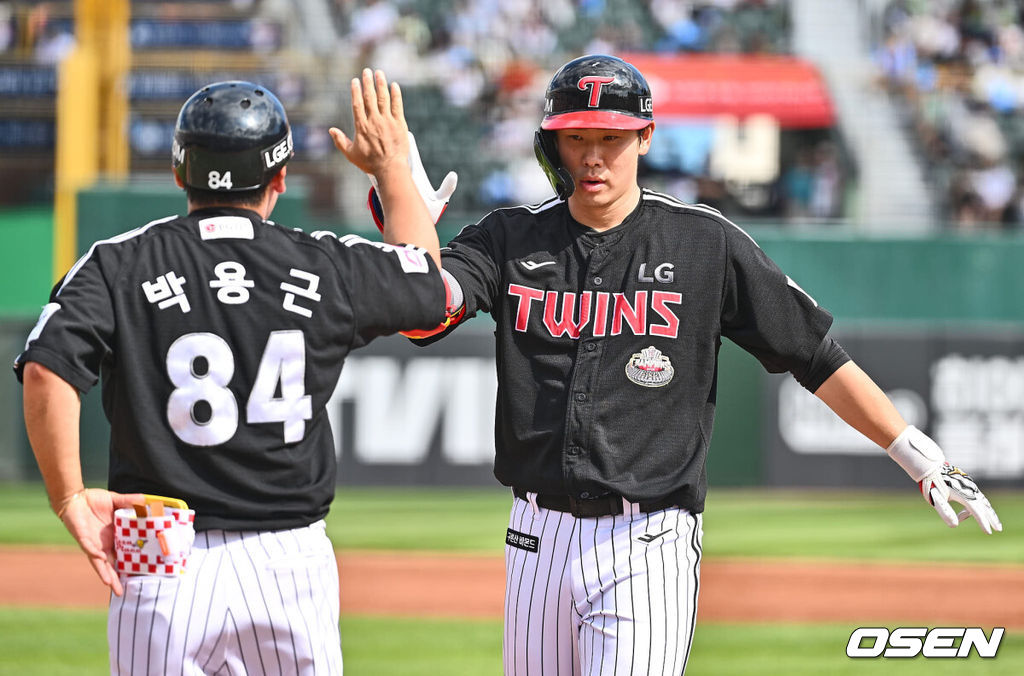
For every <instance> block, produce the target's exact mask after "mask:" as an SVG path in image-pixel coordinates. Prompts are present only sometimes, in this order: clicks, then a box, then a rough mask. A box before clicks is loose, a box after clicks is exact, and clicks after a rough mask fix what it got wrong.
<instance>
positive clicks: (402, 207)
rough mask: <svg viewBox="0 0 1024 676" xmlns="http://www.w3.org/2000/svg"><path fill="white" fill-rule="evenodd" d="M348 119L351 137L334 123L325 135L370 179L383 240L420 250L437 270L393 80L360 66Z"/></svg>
mask: <svg viewBox="0 0 1024 676" xmlns="http://www.w3.org/2000/svg"><path fill="white" fill-rule="evenodd" d="M352 118H353V121H354V126H355V132H354V137H353V138H352V139H349V138H348V136H346V135H345V133H344V132H343V131H341V130H340V129H338V128H336V127H332V128H331V129H330V134H331V138H332V139H333V140H334V145H335V146H337V148H338V149H339V150H340V151H341V152H342V153H343V154H344V155H345V157H346V158H347V159H348V161H349V162H351V163H352V164H354V165H355V166H357V167H359V169H361V170H363V171H364V172H366V173H367V174H370V175H372V176H373V177H374V179H375V181H376V183H377V188H378V195H379V197H380V201H381V205H382V207H383V210H384V212H385V213H386V214H387V218H386V220H385V225H384V231H383V233H384V241H385V242H388V243H389V244H415V245H416V246H419V247H422V248H424V249H426V250H427V251H428V252H429V253H430V255H431V257H432V258H433V259H434V262H435V263H436V264H437V268H438V269H439V270H440V268H441V251H440V249H441V245H440V243H439V242H438V239H437V231H436V230H434V221H433V220H432V219H431V217H430V212H429V211H428V209H427V205H426V204H425V203H424V201H423V199H422V198H421V197H420V194H419V191H418V190H417V188H416V184H415V182H414V180H413V176H412V171H411V169H410V166H409V159H408V158H409V133H408V132H409V128H408V125H407V124H406V121H405V110H404V107H403V103H402V92H401V89H400V88H399V87H398V84H397V83H394V82H392V83H391V85H390V87H389V86H388V83H387V79H386V78H385V76H384V73H383V72H382V71H379V70H378V71H376V72H372V71H370V69H368V68H367V69H365V70H363V73H362V79H361V80H360V79H359V78H353V80H352Z"/></svg>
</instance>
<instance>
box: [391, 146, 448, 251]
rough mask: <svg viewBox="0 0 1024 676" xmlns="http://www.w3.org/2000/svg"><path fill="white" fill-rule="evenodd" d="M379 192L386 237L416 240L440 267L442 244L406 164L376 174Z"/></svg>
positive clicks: (407, 241)
mask: <svg viewBox="0 0 1024 676" xmlns="http://www.w3.org/2000/svg"><path fill="white" fill-rule="evenodd" d="M376 179H377V185H378V196H379V197H380V203H381V206H382V207H383V209H384V215H385V219H384V234H383V238H384V241H385V242H387V243H388V244H414V245H416V246H418V247H421V248H423V249H426V251H427V252H428V253H429V254H430V256H431V258H433V259H434V263H436V264H437V267H438V269H440V268H441V244H440V242H439V241H438V239H437V230H436V229H435V228H434V221H433V220H432V219H431V218H430V212H429V211H427V205H426V204H424V203H423V198H422V197H420V194H419V191H417V189H416V185H415V183H413V180H412V174H410V173H409V170H408V166H407V165H404V164H403V165H401V166H397V167H394V168H393V169H389V170H388V171H386V172H381V173H379V174H377V176H376Z"/></svg>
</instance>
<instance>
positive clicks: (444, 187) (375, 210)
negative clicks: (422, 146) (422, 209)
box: [366, 131, 459, 232]
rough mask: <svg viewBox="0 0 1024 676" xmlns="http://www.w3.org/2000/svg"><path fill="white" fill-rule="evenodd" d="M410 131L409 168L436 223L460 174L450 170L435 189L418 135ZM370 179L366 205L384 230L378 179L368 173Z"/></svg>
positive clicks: (379, 227) (374, 220) (435, 223)
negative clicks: (422, 153) (431, 182)
mask: <svg viewBox="0 0 1024 676" xmlns="http://www.w3.org/2000/svg"><path fill="white" fill-rule="evenodd" d="M408 133H409V168H410V169H411V170H412V181H413V183H415V184H416V190H417V191H419V193H420V197H422V198H423V201H424V202H425V203H426V205H427V211H428V212H430V218H431V220H433V221H434V225H437V222H438V221H439V220H441V214H443V213H444V210H445V209H447V208H448V200H450V199H451V198H452V194H453V193H454V192H455V186H456V185H458V183H459V175H458V174H456V173H455V172H454V171H449V172H448V173H447V175H445V177H444V180H443V181H441V185H440V187H438V189H437V190H434V186H432V185H431V184H430V179H429V178H427V172H426V170H425V169H424V168H423V161H422V160H421V159H420V151H419V148H417V147H416V137H415V136H413V135H412V132H411V131H410V132H408ZM367 176H368V177H369V179H370V185H371V186H372V187H371V188H370V194H369V196H368V198H367V200H366V206H367V207H368V208H369V209H370V213H371V214H372V215H373V222H374V223H376V224H377V228H378V229H379V230H380V231H381V232H384V209H383V208H381V204H380V198H378V197H377V179H376V178H374V177H373V175H372V174H367Z"/></svg>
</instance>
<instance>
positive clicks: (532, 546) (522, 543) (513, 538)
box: [505, 528, 540, 553]
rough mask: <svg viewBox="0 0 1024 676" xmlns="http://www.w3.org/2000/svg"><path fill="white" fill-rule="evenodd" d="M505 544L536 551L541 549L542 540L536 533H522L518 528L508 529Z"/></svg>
mask: <svg viewBox="0 0 1024 676" xmlns="http://www.w3.org/2000/svg"><path fill="white" fill-rule="evenodd" d="M505 544H507V545H509V546H510V547H515V548H516V549H525V550H526V551H528V552H534V553H536V552H537V550H538V549H540V540H539V539H538V538H537V537H536V536H534V535H527V534H526V533H520V532H519V531H517V530H512V529H511V528H509V529H508V533H507V534H506V535H505Z"/></svg>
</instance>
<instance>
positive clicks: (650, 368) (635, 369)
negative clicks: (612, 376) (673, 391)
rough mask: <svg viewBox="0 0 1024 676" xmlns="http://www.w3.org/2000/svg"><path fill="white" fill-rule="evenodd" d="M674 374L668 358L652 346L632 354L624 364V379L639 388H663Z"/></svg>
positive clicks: (674, 371)
mask: <svg viewBox="0 0 1024 676" xmlns="http://www.w3.org/2000/svg"><path fill="white" fill-rule="evenodd" d="M675 374H676V370H675V368H673V367H672V362H671V361H669V358H668V357H666V356H665V355H663V354H662V353H661V351H660V350H658V348H656V347H654V346H653V345H652V346H650V347H648V348H644V349H643V350H640V351H639V352H636V353H634V354H633V356H632V357H630V358H629V363H628V364H626V377H627V378H629V379H630V380H631V381H633V382H634V383H636V384H637V385H640V386H641V387H663V386H664V385H668V384H669V381H671V380H672V376H674V375H675Z"/></svg>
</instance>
